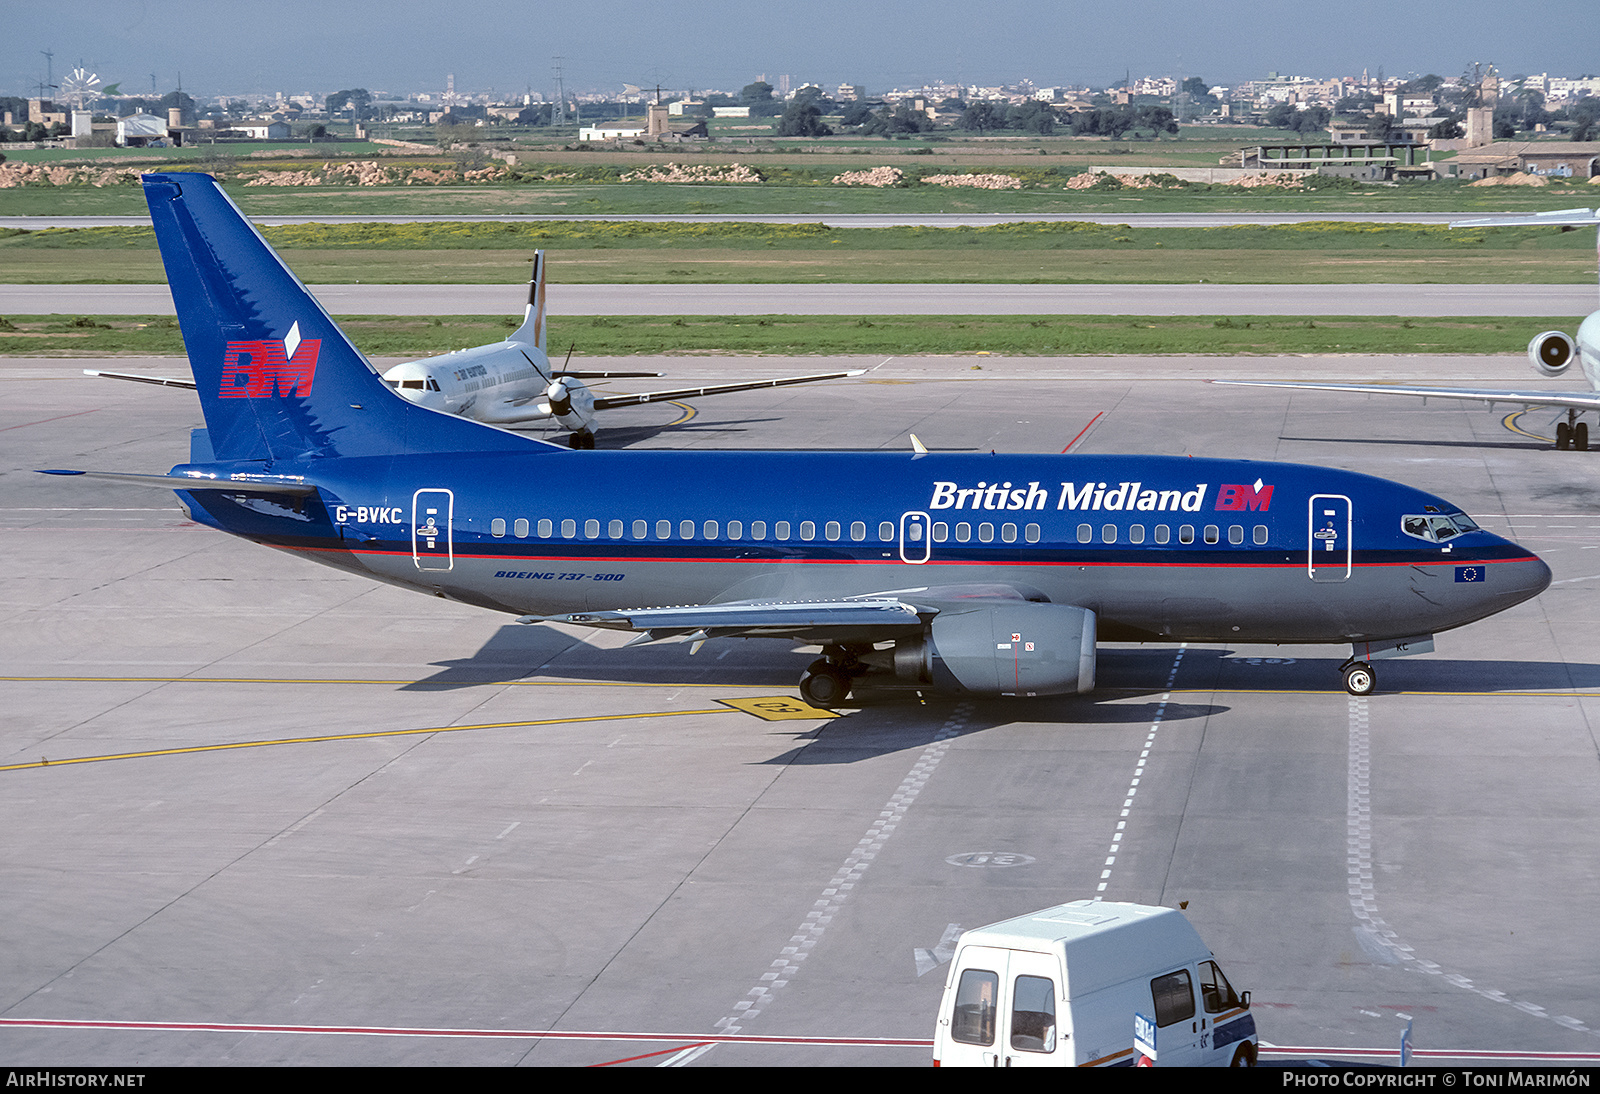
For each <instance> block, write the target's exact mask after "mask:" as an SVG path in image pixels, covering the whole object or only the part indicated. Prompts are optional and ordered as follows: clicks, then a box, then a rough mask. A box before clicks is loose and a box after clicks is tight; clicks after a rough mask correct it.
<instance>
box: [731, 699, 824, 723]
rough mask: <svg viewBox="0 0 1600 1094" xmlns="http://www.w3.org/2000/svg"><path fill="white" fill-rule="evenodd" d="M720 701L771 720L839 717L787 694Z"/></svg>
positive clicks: (735, 708)
mask: <svg viewBox="0 0 1600 1094" xmlns="http://www.w3.org/2000/svg"><path fill="white" fill-rule="evenodd" d="M717 702H719V703H726V704H727V705H728V706H730V707H732V708H733V709H734V710H742V711H743V712H744V713H746V714H754V715H755V716H756V717H757V718H765V719H766V720H767V721H769V722H781V721H784V720H785V719H789V718H813V719H814V718H837V717H838V716H839V715H838V714H837V713H836V712H835V711H831V710H824V709H823V708H822V707H814V706H811V705H809V704H808V703H806V702H805V701H804V700H802V699H794V698H791V697H789V696H787V695H752V696H750V697H748V698H741V699H718V700H717Z"/></svg>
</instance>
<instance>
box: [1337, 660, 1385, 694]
mask: <svg viewBox="0 0 1600 1094" xmlns="http://www.w3.org/2000/svg"><path fill="white" fill-rule="evenodd" d="M1377 686H1378V675H1377V673H1375V672H1373V671H1372V666H1371V665H1369V664H1367V663H1366V662H1365V661H1357V662H1356V663H1355V664H1353V665H1349V666H1347V667H1346V668H1345V670H1344V690H1346V691H1348V692H1349V693H1350V694H1351V695H1371V694H1372V693H1373V691H1374V690H1376V688H1377Z"/></svg>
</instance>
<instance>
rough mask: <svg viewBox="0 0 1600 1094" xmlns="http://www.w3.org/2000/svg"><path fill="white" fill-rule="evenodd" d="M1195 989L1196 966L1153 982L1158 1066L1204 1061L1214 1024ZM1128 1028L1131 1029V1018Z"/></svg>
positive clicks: (1167, 974)
mask: <svg viewBox="0 0 1600 1094" xmlns="http://www.w3.org/2000/svg"><path fill="white" fill-rule="evenodd" d="M1194 989H1195V973H1194V967H1193V966H1188V967H1185V968H1181V969H1174V970H1172V971H1171V972H1169V973H1163V974H1162V975H1160V976H1157V977H1154V978H1153V979H1151V981H1150V997H1151V1002H1152V1003H1153V1004H1154V1006H1155V1010H1154V1012H1153V1013H1154V1014H1155V1019H1156V1064H1157V1066H1159V1067H1194V1066H1197V1065H1199V1064H1201V1063H1203V1062H1204V1061H1205V1057H1206V1055H1207V1050H1208V1047H1209V1045H1210V1043H1211V1026H1210V1022H1209V1021H1208V1020H1207V1019H1206V1018H1205V1017H1204V1016H1203V1015H1201V1013H1200V1009H1199V1007H1197V1006H1196V1005H1195V990H1194ZM1129 1027H1130V1029H1131V1028H1132V1020H1131V1018H1130V1020H1129ZM1130 1036H1131V1034H1130Z"/></svg>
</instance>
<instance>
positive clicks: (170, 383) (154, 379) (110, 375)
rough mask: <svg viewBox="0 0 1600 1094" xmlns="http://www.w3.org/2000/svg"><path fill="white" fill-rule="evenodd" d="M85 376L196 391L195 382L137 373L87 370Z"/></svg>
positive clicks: (84, 372) (84, 371)
mask: <svg viewBox="0 0 1600 1094" xmlns="http://www.w3.org/2000/svg"><path fill="white" fill-rule="evenodd" d="M83 374H84V375H85V376H103V377H105V378H106V379H107V380H132V381H133V382H134V383H136V384H159V385H161V386H162V387H185V388H188V389H189V390H190V391H194V390H195V383H194V381H193V380H175V379H173V378H172V377H170V376H140V375H139V374H138V373H136V372H106V371H104V370H103V369H96V368H86V369H84V370H83Z"/></svg>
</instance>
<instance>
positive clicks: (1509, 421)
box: [1500, 407, 1556, 444]
mask: <svg viewBox="0 0 1600 1094" xmlns="http://www.w3.org/2000/svg"><path fill="white" fill-rule="evenodd" d="M1530 409H1532V408H1530V407H1524V408H1523V409H1521V410H1513V411H1512V412H1511V413H1510V414H1507V415H1506V416H1505V417H1504V418H1503V419H1501V421H1500V424H1501V425H1503V426H1505V427H1506V428H1507V429H1509V430H1511V432H1513V433H1520V434H1522V435H1523V436H1524V437H1530V438H1532V439H1533V440H1536V441H1543V442H1545V443H1546V444H1555V443H1556V439H1555V438H1554V437H1543V436H1540V435H1539V434H1537V433H1529V432H1528V431H1527V430H1526V429H1523V428H1522V427H1521V426H1520V425H1518V424H1517V419H1518V418H1520V417H1522V416H1523V415H1524V414H1526V413H1528V411H1529V410H1530Z"/></svg>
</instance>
